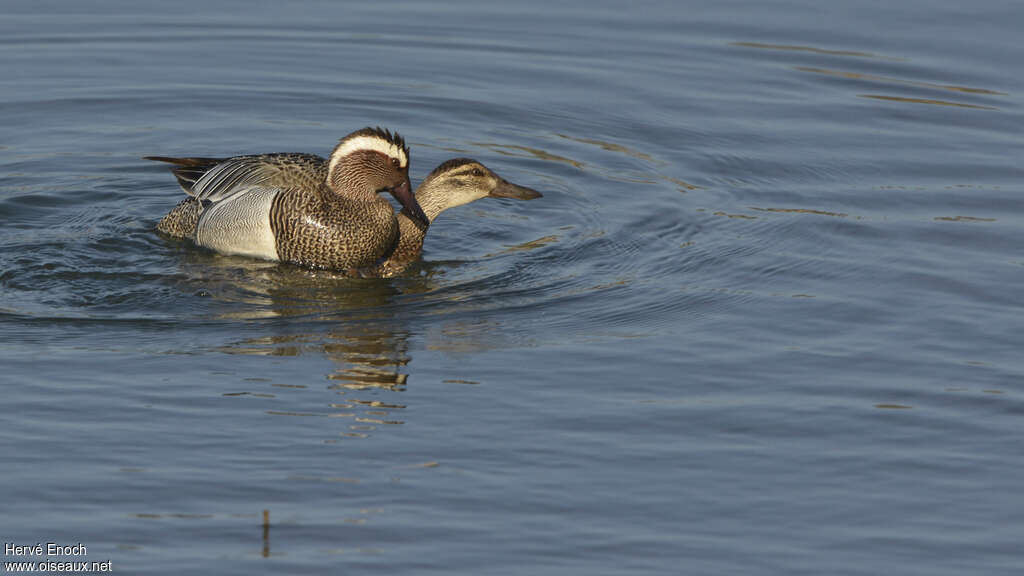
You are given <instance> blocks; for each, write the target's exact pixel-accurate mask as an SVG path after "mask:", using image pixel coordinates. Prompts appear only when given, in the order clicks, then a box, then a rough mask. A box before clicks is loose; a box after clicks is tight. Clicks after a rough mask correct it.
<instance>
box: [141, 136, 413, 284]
mask: <svg viewBox="0 0 1024 576" xmlns="http://www.w3.org/2000/svg"><path fill="white" fill-rule="evenodd" d="M145 159H147V160H154V161H159V162H166V163H170V164H172V165H173V166H172V167H171V171H172V173H173V174H174V176H175V177H176V178H177V180H178V183H179V185H180V186H181V187H182V189H183V190H184V191H185V193H186V194H188V198H185V199H184V200H183V201H182V202H180V203H179V204H178V205H177V206H176V207H175V208H174V209H173V210H171V212H170V213H169V214H167V216H165V217H164V218H163V219H161V221H160V222H159V223H158V224H157V230H158V231H160V232H162V233H164V234H167V235H169V236H173V237H178V238H187V239H190V240H192V241H193V242H194V243H195V244H197V245H199V246H202V247H205V248H208V249H211V250H213V251H215V252H219V253H222V254H229V255H240V256H249V257H255V258H262V259H265V260H276V261H281V262H290V263H293V264H298V265H300V266H305V267H310V268H323V269H333V270H347V271H353V272H354V271H356V270H359V269H365V268H367V267H372V266H375V265H377V264H379V263H381V262H382V261H383V260H385V259H386V258H387V257H388V256H389V255H390V254H391V253H392V252H393V251H394V249H395V247H396V245H397V242H398V238H399V225H398V219H397V217H396V215H395V213H394V209H393V208H392V207H391V204H390V203H389V202H388V201H387V200H386V199H384V198H382V197H381V196H380V195H379V194H380V193H382V192H388V193H390V194H391V195H392V196H394V197H395V199H396V200H398V202H399V203H400V204H401V206H402V212H403V213H405V214H406V216H405V218H411V219H413V220H415V221H416V222H418V223H419V224H422V225H424V226H427V225H429V223H430V221H429V219H428V218H427V216H426V214H425V213H424V212H423V209H422V208H421V207H420V205H419V203H418V202H417V201H416V198H415V196H414V195H413V193H412V191H411V185H410V182H409V149H408V147H407V146H406V144H405V140H404V139H403V138H402V137H401V136H399V135H398V133H397V132H394V133H393V132H391V131H389V130H386V129H383V128H380V127H377V128H369V127H368V128H363V129H361V130H357V131H355V132H352V133H351V134H348V135H347V136H345V137H344V138H342V139H341V140H340V141H339V142H338V144H337V145H336V146H335V147H334V150H333V151H332V152H331V154H330V156H329V157H328V158H326V159H324V158H321V157H320V156H317V155H314V154H303V153H290V152H285V153H271V154H254V155H247V156H234V157H231V158H196V157H189V158H176V157H168V156H146V157H145Z"/></svg>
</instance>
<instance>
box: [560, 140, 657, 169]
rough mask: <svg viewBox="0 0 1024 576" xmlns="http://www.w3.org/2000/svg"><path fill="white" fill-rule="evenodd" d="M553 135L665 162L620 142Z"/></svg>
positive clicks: (635, 156)
mask: <svg viewBox="0 0 1024 576" xmlns="http://www.w3.org/2000/svg"><path fill="white" fill-rule="evenodd" d="M555 136H558V137H559V138H565V139H566V140H572V141H573V142H579V143H581V144H590V145H592V146H597V147H598V148H601V149H602V150H607V151H609V152H619V153H622V154H625V155H626V156H631V157H633V158H639V159H640V160H646V161H648V162H653V163H655V164H665V162H663V161H660V160H656V159H655V158H654V157H653V156H651V155H650V154H645V153H643V152H640V151H637V150H633V149H632V148H629V147H627V146H623V145H622V144H616V143H614V142H605V141H604V140H597V139H595V138H579V137H576V136H568V135H566V134H559V133H557V132H556V133H555Z"/></svg>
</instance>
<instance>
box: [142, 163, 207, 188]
mask: <svg viewBox="0 0 1024 576" xmlns="http://www.w3.org/2000/svg"><path fill="white" fill-rule="evenodd" d="M143 160H153V161H156V162H167V163H168V164H175V166H174V167H172V168H171V172H172V173H173V174H174V177H175V178H177V179H178V184H179V185H180V186H181V188H182V190H184V191H185V192H186V193H188V194H189V195H193V194H192V188H193V187H194V186H195V185H196V182H197V181H198V180H199V179H200V178H202V177H203V174H206V173H207V172H208V171H209V170H210V168H213V167H214V166H216V165H217V164H220V163H221V162H223V161H224V158H172V157H170V156H144V157H143Z"/></svg>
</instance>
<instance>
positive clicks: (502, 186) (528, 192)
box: [488, 179, 543, 200]
mask: <svg viewBox="0 0 1024 576" xmlns="http://www.w3.org/2000/svg"><path fill="white" fill-rule="evenodd" d="M488 195H489V196H491V197H492V198H515V199H517V200H533V199H534V198H540V197H541V196H543V194H541V193H540V192H537V191H536V190H534V189H533V188H527V187H526V186H519V185H517V184H513V183H511V182H509V181H508V180H505V179H502V180H501V182H499V183H498V186H497V187H495V188H494V190H491V193H490V194H488Z"/></svg>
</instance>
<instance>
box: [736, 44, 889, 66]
mask: <svg viewBox="0 0 1024 576" xmlns="http://www.w3.org/2000/svg"><path fill="white" fill-rule="evenodd" d="M729 45H730V46H739V47H741V48H759V49H761V50H786V51H789V52H811V53H813V54H825V55H828V56H853V57H856V58H876V59H879V60H892V61H894V62H902V61H903V60H905V59H904V58H895V57H892V56H882V55H880V54H874V53H872V52H858V51H855V50H829V49H827V48H816V47H814V46H800V45H797V44H768V43H764V42H730V43H729Z"/></svg>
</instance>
